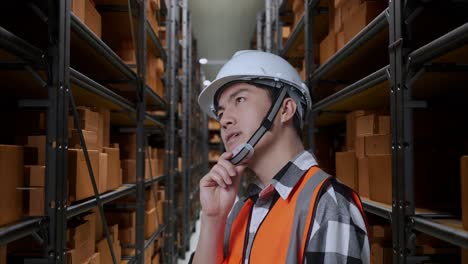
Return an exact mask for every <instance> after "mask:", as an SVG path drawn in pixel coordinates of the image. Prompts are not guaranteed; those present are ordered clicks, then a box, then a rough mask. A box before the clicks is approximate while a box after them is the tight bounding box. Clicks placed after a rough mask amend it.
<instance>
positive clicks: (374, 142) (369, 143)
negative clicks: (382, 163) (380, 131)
mask: <svg viewBox="0 0 468 264" xmlns="http://www.w3.org/2000/svg"><path fill="white" fill-rule="evenodd" d="M390 142H391V138H390V135H388V134H387V135H374V136H367V137H365V154H366V155H387V154H392V153H391V148H390V144H391V143H390Z"/></svg>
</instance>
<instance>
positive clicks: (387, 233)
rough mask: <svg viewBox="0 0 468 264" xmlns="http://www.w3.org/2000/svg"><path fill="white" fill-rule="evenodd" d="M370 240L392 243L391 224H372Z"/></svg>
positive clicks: (372, 241)
mask: <svg viewBox="0 0 468 264" xmlns="http://www.w3.org/2000/svg"><path fill="white" fill-rule="evenodd" d="M369 240H370V241H369V242H370V243H371V244H373V243H380V244H388V243H390V244H391V243H392V228H391V226H390V225H370V226H369Z"/></svg>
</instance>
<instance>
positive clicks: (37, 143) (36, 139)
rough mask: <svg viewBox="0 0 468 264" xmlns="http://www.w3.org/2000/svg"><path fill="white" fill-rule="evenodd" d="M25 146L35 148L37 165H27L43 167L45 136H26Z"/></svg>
mask: <svg viewBox="0 0 468 264" xmlns="http://www.w3.org/2000/svg"><path fill="white" fill-rule="evenodd" d="M27 146H31V147H35V148H37V159H38V160H37V162H38V164H28V165H43V166H45V160H46V136H45V135H44V136H28V143H27Z"/></svg>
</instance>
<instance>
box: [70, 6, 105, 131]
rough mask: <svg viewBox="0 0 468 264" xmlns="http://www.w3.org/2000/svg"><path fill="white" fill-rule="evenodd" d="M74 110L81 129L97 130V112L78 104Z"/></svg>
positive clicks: (71, 117)
mask: <svg viewBox="0 0 468 264" xmlns="http://www.w3.org/2000/svg"><path fill="white" fill-rule="evenodd" d="M73 1H74V0H73ZM86 1H88V0H86ZM76 110H78V115H79V116H80V125H81V129H83V130H88V131H94V132H96V131H98V129H99V113H97V112H95V111H93V110H91V108H89V107H86V106H78V107H77V108H76ZM69 119H71V120H73V116H70V117H69ZM73 128H76V127H73Z"/></svg>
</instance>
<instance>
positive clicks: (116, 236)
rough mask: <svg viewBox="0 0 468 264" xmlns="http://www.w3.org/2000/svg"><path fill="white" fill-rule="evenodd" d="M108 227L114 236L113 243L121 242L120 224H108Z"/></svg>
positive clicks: (112, 236)
mask: <svg viewBox="0 0 468 264" xmlns="http://www.w3.org/2000/svg"><path fill="white" fill-rule="evenodd" d="M107 229H108V230H109V233H110V236H111V238H112V239H111V240H112V243H115V242H119V240H120V237H119V225H118V224H115V225H110V226H107Z"/></svg>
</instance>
